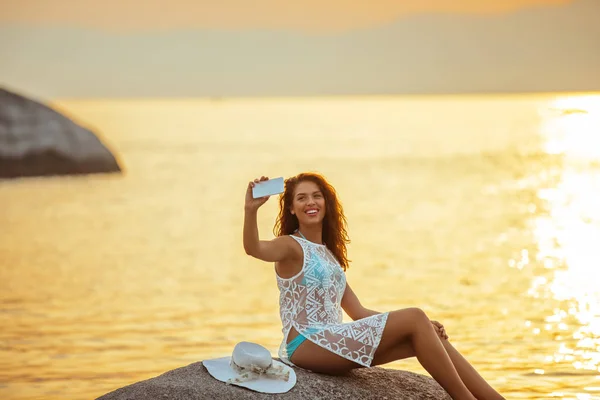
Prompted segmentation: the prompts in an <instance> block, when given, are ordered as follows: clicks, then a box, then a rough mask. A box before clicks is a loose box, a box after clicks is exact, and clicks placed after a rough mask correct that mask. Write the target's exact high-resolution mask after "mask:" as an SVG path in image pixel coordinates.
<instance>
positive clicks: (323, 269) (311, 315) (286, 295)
mask: <svg viewBox="0 0 600 400" xmlns="http://www.w3.org/2000/svg"><path fill="white" fill-rule="evenodd" d="M290 236H291V237H293V238H294V239H295V240H296V241H297V242H298V243H299V244H300V246H302V250H303V252H304V263H303V265H302V269H301V270H300V272H299V273H298V274H296V275H295V276H293V277H291V278H287V279H283V278H281V277H279V276H278V275H277V286H278V288H279V312H280V316H281V322H282V324H283V341H282V342H281V346H280V347H279V358H280V359H281V360H282V361H283V362H285V363H287V364H290V365H293V363H292V362H291V361H290V360H289V357H288V354H287V349H286V344H287V342H288V335H289V333H290V330H291V328H292V327H293V328H295V329H296V331H297V332H299V333H300V334H301V335H303V336H304V337H306V338H307V339H308V340H310V341H311V342H313V343H315V344H317V345H319V346H321V347H323V348H324V349H327V350H329V351H331V352H332V353H335V354H337V355H339V356H341V357H344V358H346V359H348V360H351V361H354V362H355V363H357V364H360V365H362V366H365V367H370V366H371V363H372V362H373V356H374V355H375V351H376V350H377V346H378V345H379V341H380V340H381V337H382V335H383V329H384V328H385V323H386V321H387V317H388V313H383V314H376V315H373V316H370V317H367V318H363V319H360V320H357V321H352V322H347V323H343V322H342V316H343V315H342V307H341V303H342V297H343V296H344V291H345V290H346V275H345V273H344V270H343V269H342V267H341V266H340V264H339V262H338V261H337V260H336V258H335V257H334V256H333V254H332V253H331V251H329V249H328V248H327V247H326V246H325V245H320V244H316V243H313V242H310V241H308V240H306V239H303V238H300V237H297V236H294V235H290Z"/></svg>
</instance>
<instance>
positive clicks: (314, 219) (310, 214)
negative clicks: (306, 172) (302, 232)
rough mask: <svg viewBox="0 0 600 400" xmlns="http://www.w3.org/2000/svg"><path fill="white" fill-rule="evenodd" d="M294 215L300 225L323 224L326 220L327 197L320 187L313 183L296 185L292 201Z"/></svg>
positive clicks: (303, 182)
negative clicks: (324, 219)
mask: <svg viewBox="0 0 600 400" xmlns="http://www.w3.org/2000/svg"><path fill="white" fill-rule="evenodd" d="M291 212H292V214H294V215H296V217H298V222H299V223H300V225H313V224H321V223H322V222H323V218H325V196H324V195H323V192H321V189H320V188H319V186H318V185H317V184H316V183H314V182H311V181H302V182H300V183H298V184H297V185H296V188H295V190H294V199H293V201H292V210H291Z"/></svg>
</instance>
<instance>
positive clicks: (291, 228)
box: [273, 172, 350, 271]
mask: <svg viewBox="0 0 600 400" xmlns="http://www.w3.org/2000/svg"><path fill="white" fill-rule="evenodd" d="M303 181H311V182H314V183H315V184H317V186H318V187H319V189H320V190H321V192H322V193H323V196H324V198H325V210H326V211H325V218H324V219H323V242H324V243H325V245H326V246H327V248H328V249H329V250H330V251H331V252H332V253H333V255H334V256H335V257H336V258H337V260H338V262H339V263H340V265H341V267H342V268H343V269H344V271H345V270H346V269H347V268H348V267H349V263H350V260H348V257H347V255H346V244H348V243H350V239H349V238H348V232H347V231H346V224H347V222H346V217H345V216H344V209H343V208H342V204H341V203H340V202H339V200H338V198H337V193H336V191H335V189H334V188H333V186H331V184H329V182H327V180H326V179H325V177H324V176H322V175H320V174H317V173H314V172H305V173H301V174H298V175H296V176H293V177H291V178H288V179H286V180H285V190H284V192H283V193H282V194H280V195H279V215H278V216H277V220H276V221H275V226H274V228H273V234H274V235H275V236H284V235H290V234H292V233H294V232H295V231H296V230H297V229H298V228H299V223H298V217H296V216H295V215H293V214H292V213H291V211H290V210H291V208H292V202H293V199H294V190H295V189H296V185H298V184H299V183H300V182H303Z"/></svg>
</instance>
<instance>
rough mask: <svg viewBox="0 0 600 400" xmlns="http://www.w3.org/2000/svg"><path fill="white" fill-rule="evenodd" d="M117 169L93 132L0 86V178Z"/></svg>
mask: <svg viewBox="0 0 600 400" xmlns="http://www.w3.org/2000/svg"><path fill="white" fill-rule="evenodd" d="M120 171H121V168H120V167H119V164H118V163H117V160H116V159H115V157H114V156H113V155H112V154H111V152H110V151H109V150H108V149H107V148H106V147H105V146H104V145H103V144H102V143H101V142H100V140H99V139H98V138H97V137H96V135H95V134H94V133H93V132H91V131H90V130H88V129H86V128H83V127H81V126H79V125H77V124H76V123H74V122H73V121H71V120H70V119H69V118H67V117H65V116H63V115H62V114H60V113H58V112H56V111H54V110H53V109H51V108H50V107H48V106H45V105H43V104H41V103H38V102H36V101H34V100H31V99H28V98H26V97H23V96H20V95H18V94H15V93H12V92H10V91H8V90H5V89H3V88H1V87H0V178H16V177H22V176H43V175H71V174H92V173H107V172H120Z"/></svg>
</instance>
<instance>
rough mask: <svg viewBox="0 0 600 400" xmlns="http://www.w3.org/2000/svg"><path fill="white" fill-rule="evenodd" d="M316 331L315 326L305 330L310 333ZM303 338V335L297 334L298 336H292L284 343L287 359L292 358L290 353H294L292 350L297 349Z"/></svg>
mask: <svg viewBox="0 0 600 400" xmlns="http://www.w3.org/2000/svg"><path fill="white" fill-rule="evenodd" d="M318 331H319V330H318V329H315V328H308V329H307V330H306V334H307V335H312V334H313V333H316V332H318ZM305 340H306V336H303V335H302V334H298V336H296V337H295V338H293V339H292V340H291V341H290V342H289V343H288V344H286V345H285V349H286V352H287V358H288V360H290V359H291V358H292V354H294V352H295V351H296V350H297V349H298V347H299V346H300V345H301V344H302V343H304V341H305Z"/></svg>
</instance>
